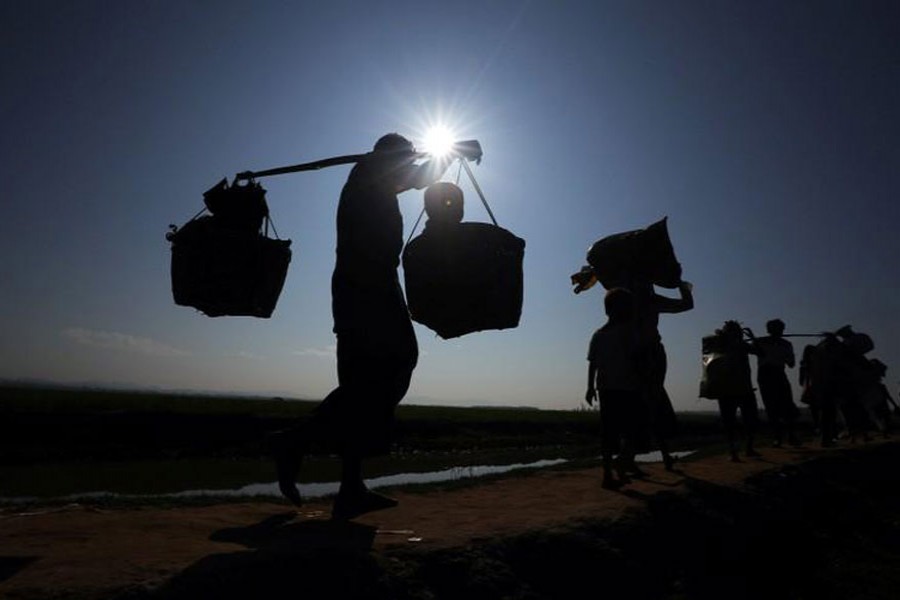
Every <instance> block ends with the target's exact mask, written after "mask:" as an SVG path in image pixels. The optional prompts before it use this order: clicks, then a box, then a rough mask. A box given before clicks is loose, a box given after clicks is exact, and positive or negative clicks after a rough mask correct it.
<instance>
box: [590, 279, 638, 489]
mask: <svg viewBox="0 0 900 600" xmlns="http://www.w3.org/2000/svg"><path fill="white" fill-rule="evenodd" d="M603 304H604V308H605V310H606V315H607V317H608V320H607V322H606V324H605V325H603V327H601V328H600V329H598V330H597V331H595V332H594V335H593V336H592V337H591V342H590V346H589V348H588V356H587V358H588V383H587V392H586V393H585V401H586V402H587V403H588V404H589V405H591V406H592V405H593V403H594V401H595V400H597V401H599V403H600V443H601V450H602V454H603V484H602V485H603V487H604V488H606V489H616V488H619V487H621V486H622V485H624V484H626V483H629V482H630V478H629V477H628V472H629V471H631V472H636V473H637V474H639V475H641V474H643V473H642V472H641V471H640V470H639V469H638V468H637V466H636V465H635V463H634V456H635V443H636V440H635V436H636V434H637V432H638V431H639V430H641V429H642V428H644V429H645V428H646V426H645V425H644V424H643V423H642V421H643V420H645V418H646V415H645V413H646V411H645V410H644V409H645V404H644V403H643V402H642V399H641V391H642V384H641V380H642V373H641V362H640V361H641V356H642V354H643V352H642V351H641V347H640V337H639V335H638V333H637V330H636V328H635V326H634V297H633V295H632V294H631V292H629V291H628V290H627V289H625V288H613V289H611V290H609V291H608V292H607V293H606V296H605V297H604V300H603ZM616 454H618V457H617V461H616V469H615V471H616V473H617V474H618V479H616V477H615V475H614V474H613V456H614V455H616Z"/></svg>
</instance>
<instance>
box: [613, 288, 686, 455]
mask: <svg viewBox="0 0 900 600" xmlns="http://www.w3.org/2000/svg"><path fill="white" fill-rule="evenodd" d="M629 289H631V291H632V293H633V294H634V298H635V318H636V324H637V327H638V332H639V335H640V336H641V343H642V345H643V347H644V348H645V352H646V356H645V357H644V361H645V364H646V373H647V376H646V378H645V380H644V381H645V386H644V390H643V394H644V401H645V402H646V404H647V408H648V411H649V417H650V418H649V426H650V429H651V433H652V434H653V437H654V438H655V439H656V443H657V445H658V446H659V450H660V452H661V453H662V457H663V464H665V467H666V470H668V471H671V470H672V469H673V468H674V463H675V459H674V458H673V457H672V455H671V454H670V453H669V440H670V439H671V437H672V436H673V435H675V428H676V419H675V409H674V408H673V407H672V401H671V399H670V398H669V394H668V393H667V392H666V387H665V382H666V371H667V369H668V359H667V357H666V348H665V346H664V345H663V343H662V336H661V335H660V334H659V315H660V314H664V313H665V314H675V313H681V312H686V311H689V310H691V309H692V308H694V295H693V286H692V285H691V284H690V283H689V282H687V281H681V282H679V284H678V291H679V293H680V298H668V297H666V296H661V295H659V294H657V293H656V292H655V290H654V287H653V284H652V283H650V282H648V281H634V282H632V284H631V286H630V288H629Z"/></svg>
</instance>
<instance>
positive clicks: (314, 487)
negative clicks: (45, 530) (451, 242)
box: [0, 451, 693, 504]
mask: <svg viewBox="0 0 900 600" xmlns="http://www.w3.org/2000/svg"><path fill="white" fill-rule="evenodd" d="M692 453H693V452H692V451H686V452H673V453H672V455H673V456H675V457H676V458H681V457H684V456H688V455H690V454H692ZM635 461H636V462H639V463H653V462H662V455H661V453H659V452H648V453H646V454H639V455H638V456H636V457H635ZM567 462H571V459H567V458H556V459H545V460H537V461H533V462H527V463H513V464H505V465H475V466H460V467H450V468H448V469H441V470H437V471H429V472H424V473H396V474H392V475H383V476H380V477H373V478H371V479H366V485H368V486H369V488H370V489H378V488H385V487H392V486H399V485H417V484H428V483H444V482H451V481H460V480H463V479H474V478H478V477H486V476H488V475H498V474H503V473H509V472H511V471H518V470H525V469H541V468H546V467H552V466H556V465H561V464H564V463H567ZM338 485H339V483H338V482H336V481H330V482H321V483H318V482H317V483H300V484H298V486H297V487H298V488H299V490H300V494H302V495H303V497H304V498H322V497H325V496H330V495H333V494H336V493H337V490H338ZM280 495H281V494H280V492H279V491H278V484H277V482H271V483H250V484H247V485H244V486H242V487H239V488H237V489H195V490H184V491H179V492H170V493H162V494H127V493H116V492H107V491H99V492H86V493H77V494H69V495H64V496H58V497H57V498H59V499H62V500H68V501H78V500H90V499H92V498H94V499H95V498H121V499H141V498H161V499H165V498H168V499H177V498H200V497H210V496H212V497H233V498H252V497H273V496H274V497H278V496H280ZM36 500H39V498H37V497H14V498H0V502H4V503H9V504H20V503H27V502H34V501H36Z"/></svg>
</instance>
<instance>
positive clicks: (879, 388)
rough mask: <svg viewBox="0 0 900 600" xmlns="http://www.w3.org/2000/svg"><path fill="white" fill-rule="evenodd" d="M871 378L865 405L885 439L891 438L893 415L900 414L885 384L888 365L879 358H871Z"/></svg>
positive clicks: (867, 386) (866, 392)
mask: <svg viewBox="0 0 900 600" xmlns="http://www.w3.org/2000/svg"><path fill="white" fill-rule="evenodd" d="M869 365H870V366H871V372H870V374H871V377H870V379H869V380H868V382H867V385H866V389H865V392H864V401H863V402H864V404H865V405H866V406H867V407H869V410H870V412H871V416H872V419H873V421H874V422H875V424H876V425H877V427H878V429H879V431H881V433H882V435H884V437H889V436H890V434H891V431H892V429H893V424H892V422H891V421H892V420H891V415H892V414H894V413H896V412H898V407H897V404H896V403H895V402H894V399H893V398H891V393H890V392H889V391H888V389H887V386H886V385H885V384H884V376H885V375H886V374H887V365H886V364H884V363H883V362H881V361H880V360H878V359H877V358H870V359H869Z"/></svg>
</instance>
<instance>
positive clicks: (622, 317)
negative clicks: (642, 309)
mask: <svg viewBox="0 0 900 600" xmlns="http://www.w3.org/2000/svg"><path fill="white" fill-rule="evenodd" d="M603 308H604V309H605V310H606V316H608V317H609V320H610V321H627V320H629V319H630V318H631V317H632V316H634V295H633V294H632V293H631V292H630V291H629V290H627V289H626V288H621V287H616V288H612V289H611V290H609V291H608V292H606V295H605V296H604V297H603Z"/></svg>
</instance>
